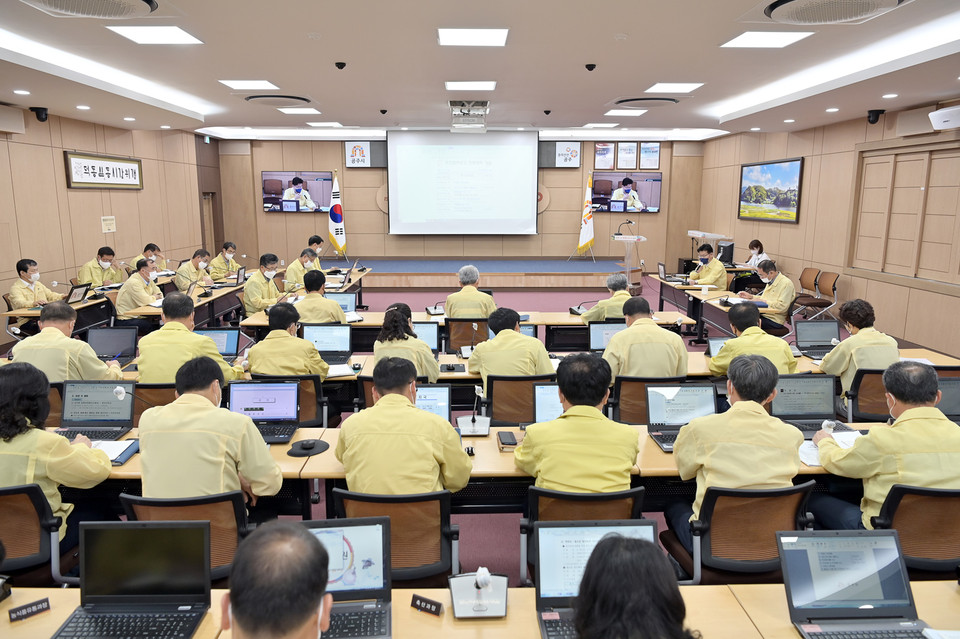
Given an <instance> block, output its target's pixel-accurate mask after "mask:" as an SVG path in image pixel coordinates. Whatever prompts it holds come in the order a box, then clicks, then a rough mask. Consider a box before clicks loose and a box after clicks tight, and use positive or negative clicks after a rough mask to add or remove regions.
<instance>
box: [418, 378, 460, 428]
mask: <svg viewBox="0 0 960 639" xmlns="http://www.w3.org/2000/svg"><path fill="white" fill-rule="evenodd" d="M450 393H451V388H450V384H417V408H419V409H421V410H425V411H427V412H428V413H433V414H434V415H437V416H439V417H442V418H444V419H445V420H447V421H448V422H449V421H451V417H452V412H451V411H452V407H451V403H450Z"/></svg>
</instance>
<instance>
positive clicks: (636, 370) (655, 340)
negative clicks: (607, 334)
mask: <svg viewBox="0 0 960 639" xmlns="http://www.w3.org/2000/svg"><path fill="white" fill-rule="evenodd" d="M623 316H624V317H625V318H626V320H627V328H626V329H624V330H622V331H620V332H619V333H617V334H616V335H614V336H613V337H611V338H610V342H609V343H608V344H607V348H606V349H605V350H604V351H603V359H605V360H607V363H609V364H610V371H611V377H610V383H611V384H612V383H613V382H614V381H615V380H616V379H617V376H618V375H624V376H627V377H685V376H686V374H687V363H688V359H689V356H688V355H687V347H686V346H685V345H684V344H683V338H682V337H680V336H679V335H677V334H676V333H674V332H673V331H668V330H667V329H665V328H661V327H660V326H658V325H657V323H656V322H654V321H653V319H652V314H651V312H650V302H648V301H647V300H646V299H644V298H642V297H628V298H627V301H626V302H624V304H623Z"/></svg>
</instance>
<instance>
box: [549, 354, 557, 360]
mask: <svg viewBox="0 0 960 639" xmlns="http://www.w3.org/2000/svg"><path fill="white" fill-rule="evenodd" d="M547 357H549V358H550V359H557V354H556V353H547Z"/></svg>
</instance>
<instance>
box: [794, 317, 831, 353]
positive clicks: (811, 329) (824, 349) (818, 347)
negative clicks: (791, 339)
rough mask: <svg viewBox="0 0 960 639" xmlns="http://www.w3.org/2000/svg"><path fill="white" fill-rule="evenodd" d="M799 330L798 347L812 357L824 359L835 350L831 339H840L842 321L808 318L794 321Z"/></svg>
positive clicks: (796, 329)
mask: <svg viewBox="0 0 960 639" xmlns="http://www.w3.org/2000/svg"><path fill="white" fill-rule="evenodd" d="M793 326H794V330H795V331H797V349H799V351H800V352H801V353H803V354H804V355H806V356H807V357H809V358H811V359H823V356H824V355H826V354H827V353H829V352H830V351H832V350H833V344H832V343H831V342H830V340H833V339H836V340H839V339H840V322H838V321H837V320H808V321H805V322H794V324H793Z"/></svg>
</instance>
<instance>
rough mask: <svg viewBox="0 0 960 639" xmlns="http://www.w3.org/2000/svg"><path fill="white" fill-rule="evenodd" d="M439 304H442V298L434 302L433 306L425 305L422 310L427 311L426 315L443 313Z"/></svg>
mask: <svg viewBox="0 0 960 639" xmlns="http://www.w3.org/2000/svg"><path fill="white" fill-rule="evenodd" d="M441 304H443V300H440V301H439V302H434V304H433V306H427V307H426V308H425V309H424V310H425V311H426V312H427V315H443V307H442V306H440V305H441Z"/></svg>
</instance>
